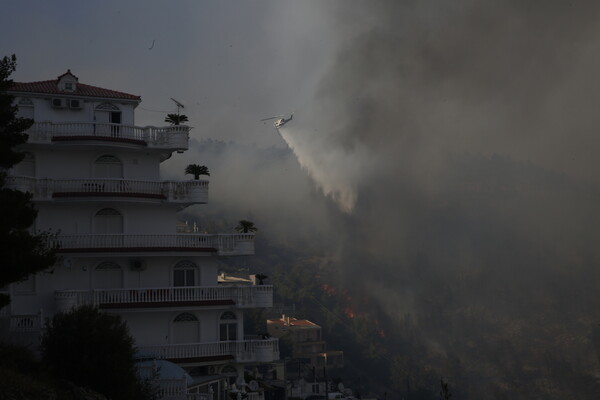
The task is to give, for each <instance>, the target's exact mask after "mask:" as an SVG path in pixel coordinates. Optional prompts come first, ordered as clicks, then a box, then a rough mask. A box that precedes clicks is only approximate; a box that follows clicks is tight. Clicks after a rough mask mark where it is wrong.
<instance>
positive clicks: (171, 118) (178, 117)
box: [165, 114, 188, 125]
mask: <svg viewBox="0 0 600 400" xmlns="http://www.w3.org/2000/svg"><path fill="white" fill-rule="evenodd" d="M165 122H168V123H170V124H171V125H179V124H181V123H182V122H188V117H187V115H185V114H167V117H166V118H165Z"/></svg>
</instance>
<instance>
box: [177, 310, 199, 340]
mask: <svg viewBox="0 0 600 400" xmlns="http://www.w3.org/2000/svg"><path fill="white" fill-rule="evenodd" d="M199 327H200V321H198V318H197V317H196V316H195V315H194V314H191V313H182V314H178V315H177V316H176V317H175V318H173V342H174V343H195V342H198V340H199V336H200V335H199V331H200V329H199Z"/></svg>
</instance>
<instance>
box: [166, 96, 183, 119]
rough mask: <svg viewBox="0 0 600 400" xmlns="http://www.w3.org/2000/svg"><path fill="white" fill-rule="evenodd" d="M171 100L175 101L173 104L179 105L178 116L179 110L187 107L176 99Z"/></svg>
mask: <svg viewBox="0 0 600 400" xmlns="http://www.w3.org/2000/svg"><path fill="white" fill-rule="evenodd" d="M170 99H171V100H173V102H175V104H176V105H177V115H179V109H180V108H185V106H184V105H183V104H181V103H180V102H179V101H177V100H175V99H174V98H172V97H170Z"/></svg>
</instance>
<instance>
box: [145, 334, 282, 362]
mask: <svg viewBox="0 0 600 400" xmlns="http://www.w3.org/2000/svg"><path fill="white" fill-rule="evenodd" d="M138 352H139V353H141V354H144V355H145V356H149V357H154V358H156V359H159V360H169V361H173V362H176V363H181V364H186V363H197V362H214V361H229V360H232V361H234V362H272V361H275V360H277V359H279V341H278V339H273V338H271V339H250V340H237V341H227V342H212V343H183V344H165V345H159V346H140V347H138Z"/></svg>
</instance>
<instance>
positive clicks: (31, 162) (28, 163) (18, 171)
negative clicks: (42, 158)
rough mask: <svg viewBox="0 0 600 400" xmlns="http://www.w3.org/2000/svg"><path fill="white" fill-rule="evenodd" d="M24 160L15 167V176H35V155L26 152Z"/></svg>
mask: <svg viewBox="0 0 600 400" xmlns="http://www.w3.org/2000/svg"><path fill="white" fill-rule="evenodd" d="M24 154H25V157H23V160H22V161H21V162H20V163H18V164H17V165H16V166H15V175H19V176H35V158H34V156H33V154H31V153H29V152H25V153H24Z"/></svg>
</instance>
